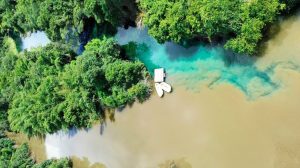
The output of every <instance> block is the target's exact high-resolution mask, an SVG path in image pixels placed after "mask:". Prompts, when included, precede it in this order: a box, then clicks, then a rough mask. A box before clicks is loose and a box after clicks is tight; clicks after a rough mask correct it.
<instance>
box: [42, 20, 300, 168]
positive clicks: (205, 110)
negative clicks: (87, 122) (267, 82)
mask: <svg viewBox="0 0 300 168" xmlns="http://www.w3.org/2000/svg"><path fill="white" fill-rule="evenodd" d="M299 29H300V16H299V15H297V16H295V17H291V18H290V19H288V20H286V21H284V22H283V23H282V24H281V31H280V32H279V33H278V34H276V36H275V37H273V38H272V39H271V40H270V41H269V42H268V43H267V44H266V45H267V47H266V51H265V55H264V56H262V57H261V58H259V59H258V60H256V61H255V66H256V68H257V69H258V70H266V71H267V70H268V67H272V73H269V75H270V78H271V79H272V81H275V82H277V83H278V84H279V85H280V88H279V89H276V90H275V91H273V92H272V94H270V95H268V96H263V97H257V98H255V99H252V100H251V101H249V99H248V97H247V95H245V93H244V92H243V90H241V89H240V88H238V87H236V85H234V84H232V83H230V82H227V83H226V82H223V83H220V84H218V85H215V86H214V87H213V88H210V87H208V86H209V82H208V83H206V82H204V83H201V82H200V83H196V84H195V83H194V85H193V88H197V89H196V90H195V89H192V88H191V87H188V86H186V85H185V84H186V82H189V79H190V81H193V82H194V81H195V80H193V78H186V76H189V73H183V72H181V73H173V75H171V78H168V82H169V83H172V85H173V86H174V88H175V89H174V92H173V94H170V95H167V96H166V97H164V99H160V98H158V97H157V96H152V97H151V98H150V100H148V101H146V102H145V103H143V104H137V103H135V104H134V105H133V106H132V107H127V108H125V109H124V110H123V111H122V112H116V114H115V120H116V121H115V122H114V123H110V122H108V123H107V124H106V125H104V126H100V125H95V126H94V127H93V128H92V129H90V130H88V131H85V130H82V131H78V132H75V133H74V134H71V135H70V134H64V133H59V134H54V135H48V136H47V137H46V140H45V146H46V151H47V155H48V157H63V156H72V155H75V156H77V157H87V158H89V160H90V161H91V162H101V163H103V164H105V165H106V166H107V167H116V168H117V167H138V168H140V167H164V166H166V165H167V164H166V163H168V162H171V161H172V160H174V161H175V162H180V163H182V164H184V165H185V168H189V167H208V168H212V167H218V168H240V167H243V168H253V167H256V168H274V167H275V168H282V167H299V166H300V165H299V159H298V158H299V156H300V152H299V151H300V144H299V142H300V137H299V136H298V130H299V129H300V124H299V122H298V118H299V117H300V111H299V109H300V105H299V103H298V99H299V97H300V88H299V86H300V74H299V72H298V69H297V68H295V67H293V65H300V59H299V58H300V57H299V53H300V47H299V43H298V42H297V41H296V39H297V37H299V31H298V30H299ZM154 51H156V54H157V53H160V50H154ZM161 51H163V50H162V49H161ZM156 56H157V55H156ZM160 56H162V55H160ZM150 58H151V59H152V58H153V57H150ZM155 58H156V57H155ZM152 60H153V59H152ZM157 60H159V59H157ZM173 61H174V60H173ZM170 62H171V61H169V62H168V63H170ZM290 62H292V64H291V63H290ZM211 63H212V62H211ZM278 63H279V64H278ZM171 65H172V64H171ZM173 65H174V64H173ZM210 65H213V64H210ZM274 66H275V67H274ZM175 67H176V66H175ZM177 67H178V66H177ZM169 68H172V66H169ZM174 70H175V68H174ZM267 72H269V71H267ZM171 74H172V73H171ZM241 75H244V74H241ZM236 77H237V78H238V77H242V76H236ZM184 79H186V80H184ZM243 79H244V78H243ZM178 81H179V82H178ZM180 81H181V82H180ZM254 84H255V83H254ZM263 86H264V85H259V86H255V85H253V86H251V87H252V88H254V89H258V90H259V89H260V88H263ZM191 89H192V90H191ZM103 130H104V131H103ZM101 133H102V134H101Z"/></svg>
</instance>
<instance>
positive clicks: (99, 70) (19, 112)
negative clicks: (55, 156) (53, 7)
mask: <svg viewBox="0 0 300 168" xmlns="http://www.w3.org/2000/svg"><path fill="white" fill-rule="evenodd" d="M85 48H86V50H85V51H84V53H83V54H82V55H80V56H78V57H75V56H76V55H75V53H74V52H73V51H72V50H70V49H69V48H68V47H67V46H64V45H62V44H56V43H52V44H50V45H47V46H46V47H43V48H37V49H35V50H32V51H25V52H22V53H18V52H17V51H16V50H15V46H14V43H13V41H12V39H10V38H6V39H5V40H4V41H3V47H2V50H1V52H0V92H1V102H0V103H1V104H5V106H3V107H2V110H3V111H6V110H7V111H8V120H9V123H10V129H11V130H13V131H17V132H23V133H25V134H27V135H29V136H32V135H44V134H45V133H54V132H55V131H57V130H60V129H62V128H63V129H68V128H71V127H77V128H80V127H90V126H91V125H92V123H93V122H95V121H96V120H99V119H104V117H105V116H104V113H103V110H104V109H107V108H117V107H120V106H124V105H126V104H128V103H132V102H133V101H135V100H136V99H138V100H139V101H144V100H145V99H146V97H147V96H148V95H149V86H148V85H147V83H146V81H145V79H146V77H147V75H148V74H147V72H146V69H145V67H144V65H143V64H142V63H141V62H138V61H128V60H125V59H124V56H123V55H121V47H120V46H119V45H118V44H117V43H116V42H115V41H114V40H113V39H112V38H104V39H102V40H100V39H94V40H92V41H91V42H89V43H88V44H87V45H86V47H85ZM8 107H9V108H8ZM2 115H3V117H5V116H7V114H5V113H2ZM5 126H7V123H3V127H5Z"/></svg>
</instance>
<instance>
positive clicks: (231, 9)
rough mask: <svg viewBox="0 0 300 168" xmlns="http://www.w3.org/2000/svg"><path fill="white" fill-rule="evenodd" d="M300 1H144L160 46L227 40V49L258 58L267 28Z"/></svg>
mask: <svg viewBox="0 0 300 168" xmlns="http://www.w3.org/2000/svg"><path fill="white" fill-rule="evenodd" d="M285 3H286V4H287V5H288V6H287V8H289V9H290V8H292V7H293V6H294V5H295V4H296V3H298V2H297V0H284V1H279V0H248V1H245V0H214V1H211V0H155V1H153V0H141V1H140V7H141V10H142V12H143V20H144V24H145V25H146V26H147V27H148V28H149V34H150V35H152V36H153V37H155V38H156V39H157V40H158V42H160V43H163V42H165V41H170V40H171V41H174V42H178V43H183V42H184V41H186V40H188V39H192V38H195V37H202V38H203V37H204V38H208V39H209V40H210V41H211V40H212V39H213V38H215V37H224V38H225V39H227V42H226V44H225V48H227V49H230V50H233V51H235V52H237V53H246V54H254V53H255V52H256V51H257V46H258V43H259V41H260V40H261V39H262V37H263V30H264V28H265V27H266V26H267V25H268V24H269V23H271V22H273V21H274V20H275V19H276V16H277V15H278V14H279V13H280V11H282V10H284V9H285V8H286V4H285Z"/></svg>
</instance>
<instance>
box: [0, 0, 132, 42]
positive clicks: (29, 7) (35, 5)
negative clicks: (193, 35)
mask: <svg viewBox="0 0 300 168" xmlns="http://www.w3.org/2000/svg"><path fill="white" fill-rule="evenodd" d="M135 13H136V6H135V1H134V0H122V1H120V0H83V1H79V0H55V1H53V0H38V1H32V0H18V1H14V0H0V33H5V34H7V33H8V32H9V31H15V32H20V33H22V34H23V33H26V32H33V31H35V30H44V31H46V33H47V34H48V36H49V37H50V39H51V40H54V41H57V40H60V39H65V38H66V37H67V35H68V33H69V34H70V33H71V34H74V33H75V34H79V33H82V32H83V30H84V27H85V26H94V25H95V24H96V25H113V26H119V25H123V24H125V23H126V22H128V20H134V18H135ZM88 24H89V25H88Z"/></svg>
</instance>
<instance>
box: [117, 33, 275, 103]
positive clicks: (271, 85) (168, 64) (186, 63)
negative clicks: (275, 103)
mask: <svg viewBox="0 0 300 168" xmlns="http://www.w3.org/2000/svg"><path fill="white" fill-rule="evenodd" d="M115 37H116V39H117V41H118V42H119V43H120V44H122V45H123V44H127V43H128V42H130V41H134V42H136V43H137V44H138V49H137V55H138V59H139V60H141V61H142V62H144V64H145V65H146V67H147V68H148V70H149V71H150V72H153V69H154V68H157V67H163V68H165V69H166V72H167V74H168V75H169V76H176V80H175V81H173V82H176V84H177V85H178V84H179V85H183V86H185V87H186V88H187V89H194V90H195V89H196V88H199V87H196V86H198V85H200V84H205V85H207V86H208V87H210V88H213V87H214V86H216V85H219V84H222V83H229V84H231V85H234V86H235V87H237V88H239V89H240V90H241V91H242V92H244V93H245V95H246V96H247V97H248V98H249V99H253V98H257V97H261V96H266V95H269V94H271V93H273V91H275V90H277V89H278V88H279V87H280V82H278V81H275V80H274V79H273V75H274V69H275V68H276V67H277V65H278V64H279V63H277V64H272V65H270V66H268V67H267V68H266V69H263V70H261V69H259V68H258V67H256V65H255V61H256V60H255V57H247V56H239V55H233V54H230V53H228V52H226V51H225V50H224V49H223V48H222V47H221V46H213V47H212V46H209V45H205V44H198V45H196V46H193V47H189V48H184V47H182V46H179V45H177V44H174V43H170V42H167V43H165V44H158V43H157V42H156V41H155V40H154V39H153V38H152V37H150V36H149V35H148V33H147V30H146V29H137V28H129V29H127V30H125V29H122V28H119V30H118V34H117V35H116V36H115Z"/></svg>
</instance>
